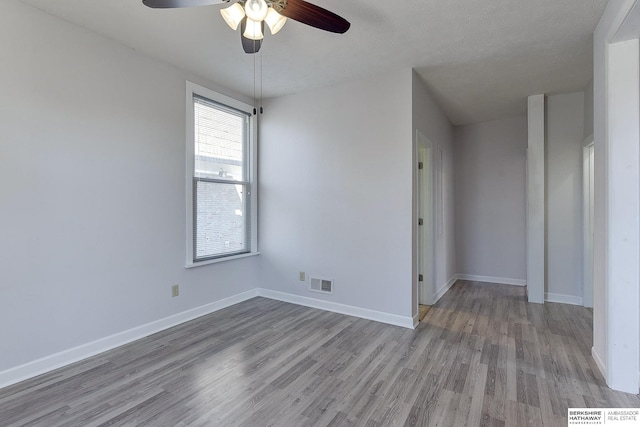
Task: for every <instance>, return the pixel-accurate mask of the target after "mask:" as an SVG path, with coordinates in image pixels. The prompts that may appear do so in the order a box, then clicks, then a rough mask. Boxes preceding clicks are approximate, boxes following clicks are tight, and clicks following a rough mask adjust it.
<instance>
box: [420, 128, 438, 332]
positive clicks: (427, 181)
mask: <svg viewBox="0 0 640 427" xmlns="http://www.w3.org/2000/svg"><path fill="white" fill-rule="evenodd" d="M416 146H417V149H418V218H419V220H418V302H419V310H418V313H419V319H420V320H421V321H422V319H423V318H424V316H425V315H426V312H427V311H428V308H429V307H430V306H431V305H432V304H433V303H434V301H433V299H434V293H435V292H434V262H433V257H434V248H433V243H434V242H433V225H434V221H433V211H434V209H433V146H432V144H431V142H430V141H429V140H428V139H427V137H425V136H424V135H423V134H422V133H421V132H420V131H418V130H417V131H416Z"/></svg>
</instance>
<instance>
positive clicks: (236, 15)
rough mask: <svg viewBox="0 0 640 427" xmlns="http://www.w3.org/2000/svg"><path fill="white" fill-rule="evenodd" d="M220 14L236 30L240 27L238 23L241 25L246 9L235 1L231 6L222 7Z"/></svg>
mask: <svg viewBox="0 0 640 427" xmlns="http://www.w3.org/2000/svg"><path fill="white" fill-rule="evenodd" d="M220 14H221V15H222V18H223V19H224V20H225V22H226V23H227V25H229V26H230V27H231V29H232V30H233V31H235V30H237V29H238V25H240V22H242V19H243V18H244V9H243V8H242V6H240V5H239V4H238V3H234V4H232V5H231V6H229V7H226V8H224V9H220Z"/></svg>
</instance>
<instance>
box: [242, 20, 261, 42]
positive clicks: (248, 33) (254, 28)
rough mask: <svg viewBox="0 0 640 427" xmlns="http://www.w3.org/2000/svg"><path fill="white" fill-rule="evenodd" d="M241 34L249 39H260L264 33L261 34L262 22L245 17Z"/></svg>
mask: <svg viewBox="0 0 640 427" xmlns="http://www.w3.org/2000/svg"><path fill="white" fill-rule="evenodd" d="M242 35H243V36H245V37H246V38H248V39H249V40H262V39H263V38H264V34H262V22H257V21H254V20H253V19H249V18H247V27H246V28H245V30H244V33H243V34H242Z"/></svg>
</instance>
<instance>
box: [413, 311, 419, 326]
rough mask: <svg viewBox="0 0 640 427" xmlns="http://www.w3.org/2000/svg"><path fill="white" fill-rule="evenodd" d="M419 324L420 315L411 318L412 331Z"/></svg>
mask: <svg viewBox="0 0 640 427" xmlns="http://www.w3.org/2000/svg"><path fill="white" fill-rule="evenodd" d="M419 324H420V313H418V314H416V315H415V316H413V329H415V328H417V327H418V325H419Z"/></svg>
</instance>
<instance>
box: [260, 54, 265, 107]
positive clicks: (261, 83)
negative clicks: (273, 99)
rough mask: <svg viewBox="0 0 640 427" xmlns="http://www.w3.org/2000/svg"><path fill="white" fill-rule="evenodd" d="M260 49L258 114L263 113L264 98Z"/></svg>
mask: <svg viewBox="0 0 640 427" xmlns="http://www.w3.org/2000/svg"><path fill="white" fill-rule="evenodd" d="M262 61H263V58H262V50H261V51H260V114H263V113H264V108H263V106H262V101H263V100H264V97H263V96H262V95H263V92H262V87H263V83H264V79H263V78H262Z"/></svg>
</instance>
